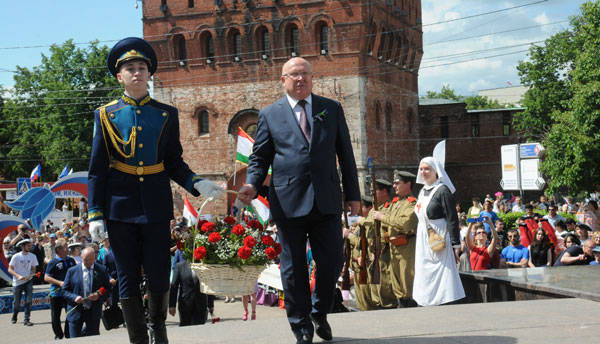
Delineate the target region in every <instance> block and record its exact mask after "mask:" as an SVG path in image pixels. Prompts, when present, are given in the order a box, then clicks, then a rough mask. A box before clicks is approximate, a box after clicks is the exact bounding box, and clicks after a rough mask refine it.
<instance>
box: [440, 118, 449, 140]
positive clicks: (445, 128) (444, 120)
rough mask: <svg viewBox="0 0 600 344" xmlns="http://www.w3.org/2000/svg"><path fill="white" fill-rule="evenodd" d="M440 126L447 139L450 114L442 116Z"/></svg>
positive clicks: (443, 135) (442, 134)
mask: <svg viewBox="0 0 600 344" xmlns="http://www.w3.org/2000/svg"><path fill="white" fill-rule="evenodd" d="M440 128H441V129H442V132H441V133H440V134H441V136H442V138H443V139H445V138H447V137H448V116H442V117H440Z"/></svg>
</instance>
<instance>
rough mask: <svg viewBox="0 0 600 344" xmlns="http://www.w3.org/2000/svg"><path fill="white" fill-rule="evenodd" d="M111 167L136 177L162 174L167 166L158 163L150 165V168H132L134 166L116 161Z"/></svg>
mask: <svg viewBox="0 0 600 344" xmlns="http://www.w3.org/2000/svg"><path fill="white" fill-rule="evenodd" d="M111 167H112V168H114V169H115V170H117V171H121V172H125V173H127V174H133V175H136V176H143V175H146V174H155V173H160V172H162V171H164V170H165V164H164V163H162V162H161V163H158V164H156V165H149V166H132V165H127V164H126V163H123V162H120V161H118V160H114V161H113V162H112V163H111Z"/></svg>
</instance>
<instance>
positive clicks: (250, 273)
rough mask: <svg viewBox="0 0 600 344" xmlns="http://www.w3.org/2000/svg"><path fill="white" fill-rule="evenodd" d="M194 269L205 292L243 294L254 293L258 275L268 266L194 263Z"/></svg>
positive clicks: (192, 266) (192, 265)
mask: <svg viewBox="0 0 600 344" xmlns="http://www.w3.org/2000/svg"><path fill="white" fill-rule="evenodd" d="M191 268H192V271H194V272H195V273H196V276H198V279H199V280H200V289H201V290H202V292H203V293H204V294H209V295H221V296H243V295H250V294H252V293H254V286H255V285H256V280H257V279H258V276H259V275H260V274H261V272H263V271H264V270H265V269H266V267H265V266H263V265H246V266H243V267H241V268H236V267H231V266H229V265H225V264H203V263H192V264H191Z"/></svg>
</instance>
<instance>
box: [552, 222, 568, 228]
mask: <svg viewBox="0 0 600 344" xmlns="http://www.w3.org/2000/svg"><path fill="white" fill-rule="evenodd" d="M556 227H560V228H562V229H566V228H567V225H566V224H565V221H563V220H558V221H556V222H555V223H554V228H556Z"/></svg>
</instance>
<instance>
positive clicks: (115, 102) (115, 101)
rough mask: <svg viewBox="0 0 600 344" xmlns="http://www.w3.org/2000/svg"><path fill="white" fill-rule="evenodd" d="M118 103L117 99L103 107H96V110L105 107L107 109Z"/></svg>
mask: <svg viewBox="0 0 600 344" xmlns="http://www.w3.org/2000/svg"><path fill="white" fill-rule="evenodd" d="M118 102H119V100H118V99H115V100H113V101H112V102H110V103H108V104H104V105H102V106H100V107H98V108H97V109H96V110H100V109H102V108H107V107H109V106H112V105H115V104H117V103H118Z"/></svg>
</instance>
